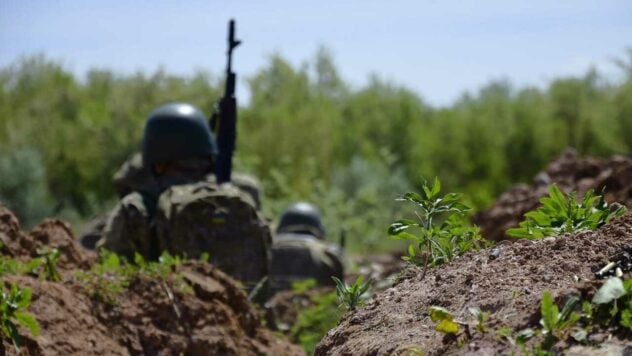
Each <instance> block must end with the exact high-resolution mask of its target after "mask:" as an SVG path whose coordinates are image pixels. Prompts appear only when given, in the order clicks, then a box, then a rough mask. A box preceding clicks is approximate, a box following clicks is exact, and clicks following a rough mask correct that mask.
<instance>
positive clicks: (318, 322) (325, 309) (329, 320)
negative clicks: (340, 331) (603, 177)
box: [291, 292, 342, 355]
mask: <svg viewBox="0 0 632 356" xmlns="http://www.w3.org/2000/svg"><path fill="white" fill-rule="evenodd" d="M311 301H312V303H314V306H312V307H309V308H307V309H305V310H303V311H301V312H300V313H299V314H298V317H297V319H296V323H295V324H294V326H293V327H292V331H291V336H292V339H293V341H294V342H297V343H299V344H300V345H301V346H302V347H303V349H304V350H305V352H306V353H307V354H308V355H313V354H314V349H315V348H316V345H317V344H318V343H319V342H320V340H321V339H322V338H323V336H325V334H327V332H328V331H329V330H331V329H333V328H334V327H335V326H336V324H337V323H338V321H339V320H340V317H341V316H342V311H341V310H340V308H338V298H337V296H336V293H333V292H331V293H327V294H323V295H318V296H312V297H311Z"/></svg>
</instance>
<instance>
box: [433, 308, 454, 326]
mask: <svg viewBox="0 0 632 356" xmlns="http://www.w3.org/2000/svg"><path fill="white" fill-rule="evenodd" d="M430 319H431V320H432V321H434V322H435V323H436V322H437V321H441V320H452V314H451V313H450V312H449V311H448V310H447V309H445V308H442V307H437V306H432V307H430Z"/></svg>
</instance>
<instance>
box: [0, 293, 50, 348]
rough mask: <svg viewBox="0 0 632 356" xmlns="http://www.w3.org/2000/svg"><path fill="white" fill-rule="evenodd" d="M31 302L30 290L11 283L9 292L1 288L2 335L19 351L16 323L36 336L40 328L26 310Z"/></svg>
mask: <svg viewBox="0 0 632 356" xmlns="http://www.w3.org/2000/svg"><path fill="white" fill-rule="evenodd" d="M30 304H31V290H30V289H28V288H19V287H18V286H17V285H16V284H12V285H11V290H10V291H9V293H7V292H5V291H4V289H3V290H2V294H0V324H1V326H2V335H3V336H4V337H5V338H7V339H8V340H10V341H11V342H12V343H13V346H15V349H16V350H17V352H18V354H19V353H20V334H19V332H18V328H17V327H18V325H21V326H23V327H25V328H26V329H28V330H29V332H30V333H31V335H33V336H35V337H36V336H38V335H39V332H40V329H39V324H38V323H37V320H35V318H34V317H33V315H31V314H30V313H29V312H27V311H26V310H27V309H28V308H29V305H30Z"/></svg>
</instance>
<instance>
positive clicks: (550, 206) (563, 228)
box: [507, 185, 626, 240]
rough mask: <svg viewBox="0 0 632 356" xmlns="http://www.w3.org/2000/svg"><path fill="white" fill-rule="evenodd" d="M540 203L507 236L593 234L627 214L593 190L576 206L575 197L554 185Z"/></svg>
mask: <svg viewBox="0 0 632 356" xmlns="http://www.w3.org/2000/svg"><path fill="white" fill-rule="evenodd" d="M540 203H542V206H540V207H539V208H538V209H536V210H534V211H530V212H528V213H526V214H525V215H524V216H525V220H524V221H523V222H521V223H520V227H518V228H514V229H509V230H507V234H508V235H509V236H512V237H516V238H524V239H529V240H537V239H541V238H544V237H546V236H559V235H563V234H567V233H572V232H580V231H589V230H595V229H597V228H599V227H601V226H603V225H604V224H607V223H608V222H610V221H611V220H612V219H613V218H615V217H617V216H621V215H623V214H624V213H625V211H626V209H625V207H623V206H618V205H612V206H609V205H608V203H606V201H605V200H604V197H603V195H594V193H593V191H592V190H590V191H588V192H587V193H586V195H585V196H584V199H583V200H582V201H581V202H578V201H577V198H576V196H575V193H571V194H569V195H568V196H566V195H565V194H564V193H563V192H562V191H561V190H560V189H559V188H558V187H557V186H556V185H551V186H549V195H548V196H546V197H544V198H542V199H540Z"/></svg>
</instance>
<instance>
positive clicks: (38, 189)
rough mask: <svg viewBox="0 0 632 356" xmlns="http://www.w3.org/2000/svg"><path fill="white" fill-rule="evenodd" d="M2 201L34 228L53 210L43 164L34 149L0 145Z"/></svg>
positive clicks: (26, 224)
mask: <svg viewBox="0 0 632 356" xmlns="http://www.w3.org/2000/svg"><path fill="white" fill-rule="evenodd" d="M0 177H2V179H1V180H0V202H2V203H3V204H6V205H7V206H8V207H9V208H10V209H12V210H13V212H14V213H15V214H16V215H17V216H19V217H20V218H21V220H22V223H23V224H24V225H25V226H27V227H31V226H34V225H35V224H36V223H38V222H39V221H41V220H42V219H43V218H44V217H46V216H47V215H50V214H52V213H53V211H54V208H53V201H52V197H51V196H50V193H49V191H48V187H47V177H46V171H45V168H44V163H43V160H42V157H41V155H40V154H39V152H38V151H36V150H34V149H31V148H24V149H11V150H10V149H8V148H7V149H4V150H3V149H2V148H1V147H0Z"/></svg>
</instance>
